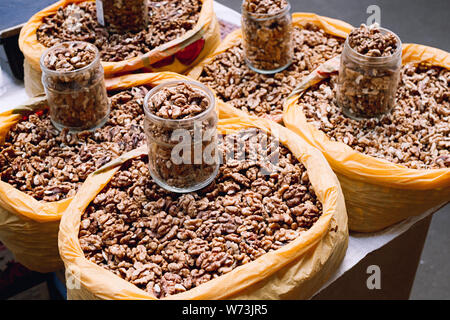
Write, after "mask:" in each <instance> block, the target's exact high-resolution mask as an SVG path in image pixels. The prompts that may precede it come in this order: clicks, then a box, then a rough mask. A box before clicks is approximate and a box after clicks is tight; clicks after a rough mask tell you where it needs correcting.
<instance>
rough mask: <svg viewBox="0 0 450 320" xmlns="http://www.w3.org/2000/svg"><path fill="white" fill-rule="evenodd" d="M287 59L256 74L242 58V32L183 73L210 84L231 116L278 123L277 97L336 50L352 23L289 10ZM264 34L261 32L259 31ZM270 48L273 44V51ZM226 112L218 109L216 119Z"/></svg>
mask: <svg viewBox="0 0 450 320" xmlns="http://www.w3.org/2000/svg"><path fill="white" fill-rule="evenodd" d="M292 25H293V28H292V42H293V43H292V47H293V57H292V63H291V64H290V66H289V67H288V68H287V69H284V70H283V71H280V72H278V73H275V74H260V73H257V72H255V71H253V70H252V69H250V68H249V67H248V65H247V64H246V61H245V54H244V47H243V35H242V30H241V29H238V30H235V31H233V32H232V33H230V34H229V35H228V36H227V37H226V38H225V39H224V40H223V41H222V43H221V44H220V45H219V47H217V49H216V50H215V51H214V53H212V54H211V55H209V56H208V57H207V58H205V59H204V60H203V61H201V62H200V63H199V64H198V65H196V66H195V67H194V68H192V70H191V71H189V73H188V76H189V77H191V78H193V79H195V80H198V81H200V82H202V83H204V84H206V85H208V86H209V87H210V88H212V89H213V90H214V92H215V94H216V96H217V97H218V98H219V99H220V100H221V101H222V102H224V103H226V104H228V105H229V106H230V107H231V109H234V110H233V111H232V113H231V116H234V115H236V114H239V115H245V114H250V115H253V116H258V117H263V118H268V119H271V120H274V121H276V122H282V120H283V119H282V118H283V101H284V99H285V98H286V97H287V96H288V95H289V94H290V93H291V92H292V90H293V89H294V88H295V87H297V86H298V85H299V84H300V83H301V80H302V78H303V77H304V76H306V75H308V74H309V73H310V72H312V71H313V70H314V69H315V68H317V67H318V66H319V65H320V64H322V63H324V62H325V61H327V60H328V59H331V58H332V57H334V56H336V55H338V54H340V53H341V51H342V48H343V44H344V40H345V37H346V36H347V34H348V33H349V32H350V31H351V29H352V26H351V25H349V24H347V23H345V22H343V21H340V20H336V19H332V18H328V17H323V16H319V15H317V14H314V13H293V14H292ZM263 34H264V33H263ZM274 50H276V48H275V49H274ZM228 116H230V115H228V114H226V113H223V112H222V113H221V115H220V117H221V118H224V117H228Z"/></svg>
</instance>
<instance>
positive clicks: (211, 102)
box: [144, 80, 216, 124]
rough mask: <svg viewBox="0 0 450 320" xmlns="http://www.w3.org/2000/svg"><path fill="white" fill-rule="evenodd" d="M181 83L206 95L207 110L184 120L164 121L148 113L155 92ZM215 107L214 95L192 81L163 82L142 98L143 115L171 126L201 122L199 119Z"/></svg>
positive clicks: (207, 88)
mask: <svg viewBox="0 0 450 320" xmlns="http://www.w3.org/2000/svg"><path fill="white" fill-rule="evenodd" d="M182 83H184V84H188V85H194V86H196V87H198V88H200V89H201V90H203V92H205V93H206V95H207V97H208V99H209V106H208V108H206V109H205V110H203V111H202V112H200V113H199V114H197V115H195V116H193V117H191V118H184V119H166V118H162V117H159V116H157V115H156V114H154V113H153V112H151V111H150V109H149V108H148V103H149V100H150V97H151V96H153V95H154V94H155V93H156V92H158V91H160V90H161V89H163V88H166V87H170V86H175V85H178V84H182ZM215 107H216V99H215V96H214V93H213V92H212V90H211V89H210V88H209V87H207V86H205V85H204V84H203V83H200V82H198V81H194V80H171V81H166V82H163V83H161V84H159V85H157V86H156V87H154V88H152V89H151V90H150V91H149V92H147V94H146V95H145V97H144V113H145V115H146V116H147V117H148V118H150V119H152V120H156V121H161V122H166V123H172V124H184V123H189V122H192V121H196V120H201V119H203V118H205V117H206V116H208V113H209V112H210V111H211V110H213V109H215Z"/></svg>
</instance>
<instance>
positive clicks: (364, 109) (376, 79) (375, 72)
mask: <svg viewBox="0 0 450 320" xmlns="http://www.w3.org/2000/svg"><path fill="white" fill-rule="evenodd" d="M379 29H380V32H381V33H382V34H386V33H388V32H390V33H392V34H393V35H394V36H395V38H396V39H397V48H396V50H395V52H394V53H393V54H392V55H389V56H381V57H371V56H366V55H363V54H360V53H358V52H357V51H356V50H354V49H353V48H351V46H350V45H349V39H348V37H347V40H346V41H345V43H344V49H343V51H342V54H341V64H340V69H339V78H338V85H337V95H336V99H337V104H338V105H339V106H340V107H341V108H342V112H343V113H344V114H345V115H346V116H348V117H350V118H353V119H357V120H361V119H366V118H373V117H381V116H382V115H384V114H387V113H389V112H390V111H391V110H392V108H393V107H394V104H395V95H396V92H397V87H398V82H399V80H400V69H401V65H402V43H401V41H400V38H399V37H398V36H397V35H396V34H394V33H393V32H391V31H389V30H387V29H384V28H379Z"/></svg>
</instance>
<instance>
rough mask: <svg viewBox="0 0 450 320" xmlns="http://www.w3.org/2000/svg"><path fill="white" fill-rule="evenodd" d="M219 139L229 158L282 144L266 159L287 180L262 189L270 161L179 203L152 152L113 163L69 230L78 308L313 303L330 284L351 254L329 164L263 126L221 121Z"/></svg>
mask: <svg viewBox="0 0 450 320" xmlns="http://www.w3.org/2000/svg"><path fill="white" fill-rule="evenodd" d="M218 132H219V133H220V135H223V140H221V141H222V144H221V143H219V147H218V148H219V150H226V151H227V152H230V151H231V150H232V149H233V148H237V147H236V144H234V142H236V143H237V144H240V143H242V146H243V149H239V148H237V149H233V150H234V151H235V152H238V153H239V151H238V150H245V151H244V152H247V151H249V150H251V149H248V148H250V145H251V143H252V142H251V141H253V142H255V145H254V147H255V149H254V150H255V151H257V153H258V152H260V151H261V149H260V148H258V145H259V144H258V143H259V142H258V141H260V140H259V139H260V138H263V137H265V138H267V141H266V142H267V144H266V146H267V145H269V146H275V145H276V144H275V145H273V143H275V141H278V142H279V144H278V145H277V146H278V147H277V148H276V149H264V150H273V151H274V152H275V153H272V154H271V155H275V154H276V155H278V157H279V162H278V164H279V166H278V169H279V171H273V172H272V173H271V174H270V175H268V176H267V177H266V178H262V177H261V176H260V173H258V172H260V171H259V170H260V169H262V168H258V166H260V165H262V162H260V160H261V159H260V158H258V160H256V161H255V160H251V161H247V158H244V159H245V160H242V159H241V160H238V161H235V160H234V161H233V160H232V159H231V160H229V161H230V162H229V163H228V162H226V161H224V162H223V163H222V164H221V168H220V169H219V173H218V175H217V177H216V178H215V180H214V181H213V182H212V183H211V184H210V185H209V186H208V187H206V188H204V189H202V190H199V191H196V192H191V193H187V194H174V193H171V192H168V191H165V190H163V189H162V188H160V187H159V186H157V185H156V184H155V183H154V181H153V180H152V179H151V177H150V176H149V171H148V156H147V155H148V153H147V149H146V147H142V148H140V149H137V150H134V151H133V152H131V153H129V154H127V155H125V156H124V157H122V159H121V160H123V161H115V162H113V163H111V164H110V165H109V166H107V168H108V167H109V169H108V170H106V169H105V170H103V171H102V172H101V173H99V174H94V175H92V176H90V177H89V179H88V181H87V182H86V183H85V184H84V185H83V187H82V188H81V189H80V191H79V193H78V194H77V195H76V197H75V199H74V201H72V203H71V205H70V206H69V207H68V209H67V210H66V212H65V213H64V216H63V218H62V220H61V225H60V232H59V250H60V254H61V258H62V259H63V261H64V264H65V267H66V280H67V281H68V283H70V286H68V297H69V299H152V300H154V299H307V298H310V297H311V296H312V295H313V294H314V293H315V292H316V291H317V290H318V289H319V288H320V287H321V286H322V285H323V284H324V282H325V281H326V280H327V279H328V278H329V277H330V276H331V275H332V273H333V272H334V271H335V270H336V268H337V267H338V266H339V264H340V262H341V260H342V259H343V257H344V255H345V251H346V248H347V242H348V230H347V216H346V211H345V204H344V198H343V195H342V192H341V189H340V186H339V182H338V180H337V178H336V176H335V175H334V173H333V172H332V171H331V168H330V167H329V165H328V164H327V162H326V160H325V158H324V157H323V156H322V155H321V154H320V152H318V151H317V150H316V149H315V148H313V147H310V146H308V145H307V144H305V143H303V142H302V141H301V139H299V137H298V136H297V135H296V134H295V133H293V132H292V131H290V130H288V129H286V128H284V127H282V126H280V125H277V124H276V123H274V122H271V121H268V120H264V119H257V118H253V119H251V118H248V117H247V118H240V119H238V118H233V119H231V118H230V119H225V120H219V124H218ZM253 139H255V140H253ZM263 139H264V138H263ZM233 145H234V147H233ZM259 146H261V145H259ZM249 152H251V151H249ZM277 152H279V154H278V153H277ZM249 154H250V153H249ZM222 155H223V154H222ZM127 159H128V160H127ZM261 161H262V160H261ZM266 168H267V167H266ZM239 172H240V173H239ZM258 177H259V178H258ZM263 194H264V195H265V196H263ZM263 198H264V199H263ZM130 210H131V211H130ZM125 217H127V218H125Z"/></svg>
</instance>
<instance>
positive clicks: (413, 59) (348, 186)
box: [283, 44, 450, 232]
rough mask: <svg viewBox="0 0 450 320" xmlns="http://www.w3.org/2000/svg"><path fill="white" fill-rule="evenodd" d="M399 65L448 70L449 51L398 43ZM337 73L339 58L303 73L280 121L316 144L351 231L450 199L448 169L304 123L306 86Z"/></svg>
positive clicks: (387, 223)
mask: <svg viewBox="0 0 450 320" xmlns="http://www.w3.org/2000/svg"><path fill="white" fill-rule="evenodd" d="M402 62H403V64H406V63H414V64H419V63H421V64H425V65H430V66H438V67H442V68H446V69H449V68H450V54H449V53H448V52H444V51H442V50H439V49H435V48H431V47H427V46H423V45H417V44H404V45H403V61H402ZM338 71H339V57H337V58H335V59H332V60H329V61H327V62H326V63H324V64H323V65H322V66H320V67H319V68H318V69H316V70H315V71H314V72H313V73H311V74H310V75H309V76H308V77H306V78H305V79H304V81H303V83H302V85H301V86H299V87H298V88H297V89H296V90H294V92H293V93H292V95H291V96H290V97H289V98H288V99H287V100H286V101H285V107H284V116H283V121H284V124H285V125H286V127H288V128H290V129H291V130H292V131H294V132H296V133H297V134H298V135H299V136H300V137H301V138H302V139H303V140H305V141H306V142H307V143H308V144H310V145H312V146H315V147H316V148H318V149H319V150H320V151H322V153H323V154H324V155H325V157H326V158H327V160H328V162H329V163H330V165H331V167H332V168H333V171H334V172H335V173H336V175H337V176H338V178H339V181H340V183H341V186H342V190H343V192H344V195H345V200H346V206H347V210H348V216H349V228H350V230H354V231H360V232H372V231H377V230H381V229H383V228H386V227H388V226H390V225H393V224H394V223H397V222H399V221H402V220H404V219H406V218H408V217H412V216H417V215H419V214H421V213H424V212H425V211H427V210H431V209H437V208H439V207H440V206H442V205H444V204H445V203H447V202H448V201H449V200H450V169H449V168H440V169H412V168H408V167H406V166H404V165H402V164H395V163H392V162H389V161H387V160H385V159H380V158H375V157H372V156H369V155H366V154H363V153H360V152H358V151H356V150H354V149H352V148H351V147H350V146H348V145H346V144H344V143H341V142H337V141H332V140H330V139H329V137H328V136H327V135H326V134H325V133H324V132H322V131H320V130H318V129H317V128H315V127H314V126H313V125H312V124H311V123H308V121H307V118H306V116H305V114H304V112H303V111H302V108H301V107H299V105H298V100H299V97H301V96H302V95H303V94H304V92H305V91H306V90H308V88H310V87H311V86H313V85H314V84H317V83H319V82H321V81H322V80H323V79H326V78H329V77H330V74H331V73H333V72H338Z"/></svg>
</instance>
